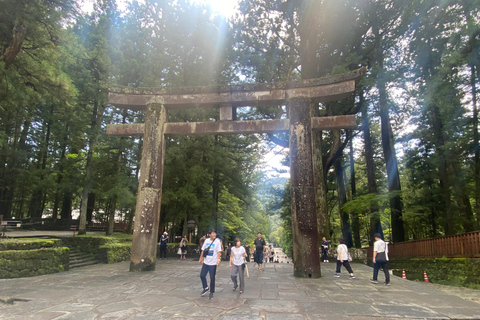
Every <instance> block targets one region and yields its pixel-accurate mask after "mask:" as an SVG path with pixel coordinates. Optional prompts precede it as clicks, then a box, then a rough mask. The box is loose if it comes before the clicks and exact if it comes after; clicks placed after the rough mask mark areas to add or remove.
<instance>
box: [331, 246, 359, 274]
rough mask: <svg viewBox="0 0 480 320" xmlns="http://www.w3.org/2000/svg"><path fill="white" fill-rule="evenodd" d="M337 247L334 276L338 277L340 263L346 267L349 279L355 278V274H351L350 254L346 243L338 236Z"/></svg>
mask: <svg viewBox="0 0 480 320" xmlns="http://www.w3.org/2000/svg"><path fill="white" fill-rule="evenodd" d="M338 243H339V244H338V247H337V270H336V272H335V275H334V277H336V278H340V271H341V270H340V269H341V267H342V265H343V266H344V267H345V269H347V271H348V273H350V279H355V275H354V274H353V270H352V267H351V266H350V262H349V260H350V261H351V258H350V254H349V253H348V248H347V245H346V244H345V240H343V238H338Z"/></svg>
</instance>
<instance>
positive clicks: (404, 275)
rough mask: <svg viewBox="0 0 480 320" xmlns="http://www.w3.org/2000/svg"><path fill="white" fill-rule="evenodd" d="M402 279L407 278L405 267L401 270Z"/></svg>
mask: <svg viewBox="0 0 480 320" xmlns="http://www.w3.org/2000/svg"><path fill="white" fill-rule="evenodd" d="M402 279H407V275H406V274H405V269H403V272H402Z"/></svg>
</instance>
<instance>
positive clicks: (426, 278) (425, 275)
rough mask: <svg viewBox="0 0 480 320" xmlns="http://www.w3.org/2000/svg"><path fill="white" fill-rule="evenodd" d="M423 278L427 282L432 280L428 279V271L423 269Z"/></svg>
mask: <svg viewBox="0 0 480 320" xmlns="http://www.w3.org/2000/svg"><path fill="white" fill-rule="evenodd" d="M423 278H424V279H425V282H430V281H428V277H427V272H426V271H423Z"/></svg>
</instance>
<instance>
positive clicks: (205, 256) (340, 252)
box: [160, 229, 390, 299]
mask: <svg viewBox="0 0 480 320" xmlns="http://www.w3.org/2000/svg"><path fill="white" fill-rule="evenodd" d="M374 237H375V244H374V249H373V264H374V268H373V278H372V279H370V282H372V283H374V284H378V273H379V270H380V269H381V268H382V269H383V271H384V273H385V284H386V285H388V286H389V285H390V275H389V273H388V267H387V261H388V246H387V244H386V243H385V242H384V241H383V240H382V236H381V234H379V233H376V234H375V236H374ZM201 240H202V242H203V243H201V252H200V258H199V260H198V263H199V264H200V265H202V269H201V271H200V279H201V281H202V288H203V290H202V293H201V295H202V296H204V295H206V294H207V293H208V292H210V294H209V297H210V299H212V298H213V294H214V293H215V275H216V272H217V267H218V266H219V265H220V261H221V254H222V242H221V240H220V239H219V238H217V233H216V231H215V230H214V229H210V230H209V233H208V238H206V237H205V238H202V239H201ZM167 241H168V234H167V233H166V232H165V233H164V234H163V235H162V236H161V238H160V257H162V255H164V257H165V258H166V246H167ZM338 243H339V244H338V246H337V266H336V271H335V274H334V277H337V278H339V277H340V273H341V268H342V266H344V267H345V269H347V271H348V273H349V275H350V279H355V275H354V273H353V270H352V267H351V266H350V261H352V258H351V256H350V253H349V252H348V247H347V246H346V244H345V240H344V239H343V238H338ZM329 245H330V241H327V240H326V238H325V237H323V240H322V242H321V249H322V260H323V262H328V248H329ZM186 248H187V236H184V237H183V238H182V240H181V241H180V246H179V251H178V253H179V255H180V259H186V258H185V255H186V252H187V251H186ZM226 251H227V252H226V258H227V259H226V260H227V261H228V262H229V269H230V270H231V271H230V277H231V279H232V282H233V291H236V290H237V288H238V287H239V286H240V288H239V293H243V292H244V290H245V270H246V268H247V266H246V264H245V262H250V247H249V245H248V243H247V242H245V245H244V246H242V241H241V239H240V238H235V240H234V241H233V246H232V245H231V244H229V246H228V248H227V250H226ZM265 252H267V253H268V255H269V258H270V259H269V260H270V262H273V256H274V253H275V251H274V249H273V248H272V246H271V245H270V246H269V248H268V249H267V244H266V242H265V239H263V237H262V233H261V232H259V233H258V234H257V238H256V239H255V241H254V244H253V257H254V262H255V263H256V264H257V266H258V270H259V271H261V270H262V265H263V263H264V262H266V261H265V260H264V253H265ZM207 274H209V275H210V285H208V284H207V278H206V277H207Z"/></svg>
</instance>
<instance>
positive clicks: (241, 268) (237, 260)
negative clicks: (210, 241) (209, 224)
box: [229, 238, 247, 293]
mask: <svg viewBox="0 0 480 320" xmlns="http://www.w3.org/2000/svg"><path fill="white" fill-rule="evenodd" d="M233 242H234V244H235V246H234V247H232V252H231V255H230V265H229V268H230V269H231V270H232V271H231V273H230V276H231V277H232V282H233V291H235V290H237V275H238V278H239V280H240V293H243V290H244V289H245V281H244V279H245V257H246V256H247V253H246V252H245V248H244V247H242V240H240V238H235V240H234V241H233Z"/></svg>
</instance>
